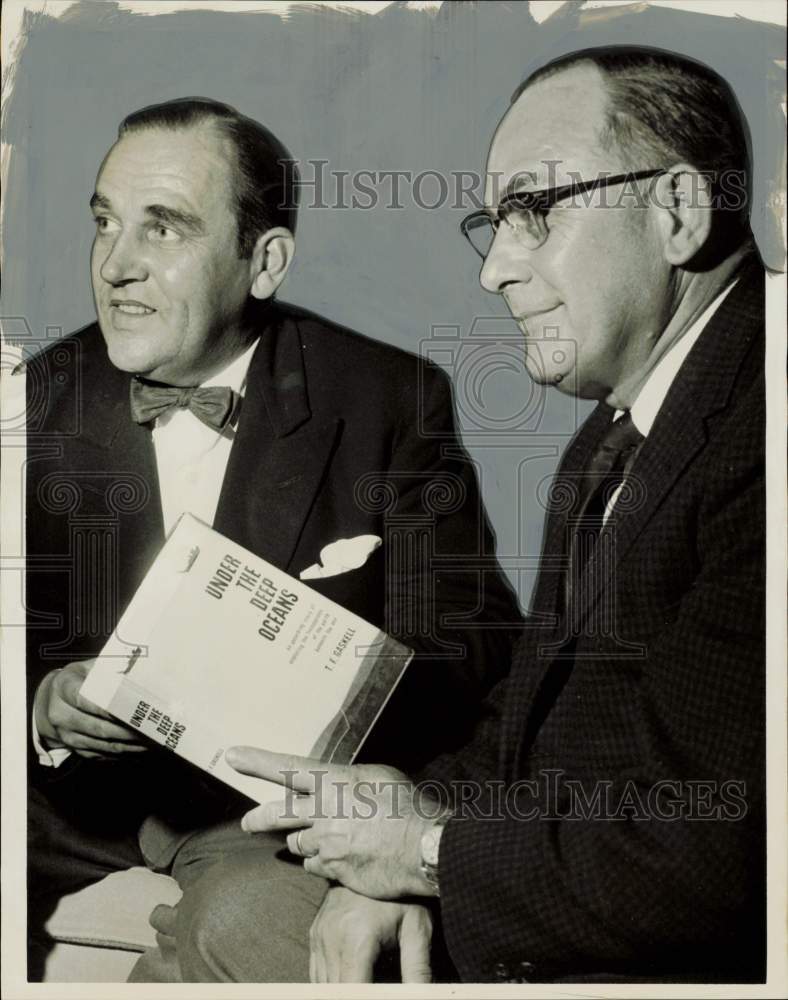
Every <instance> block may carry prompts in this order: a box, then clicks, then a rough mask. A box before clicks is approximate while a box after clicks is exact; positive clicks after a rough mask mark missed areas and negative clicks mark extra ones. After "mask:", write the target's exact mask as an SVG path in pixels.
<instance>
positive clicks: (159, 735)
mask: <svg viewBox="0 0 788 1000" xmlns="http://www.w3.org/2000/svg"><path fill="white" fill-rule="evenodd" d="M108 707H109V711H110V712H111V713H112V714H113V715H114V716H117V718H119V719H121V720H122V721H123V722H125V723H126V725H128V726H131V728H132V729H136V730H137V731H138V732H140V733H142V735H143V736H147V737H149V738H150V739H152V740H155V741H156V743H161V745H162V746H164V747H167V748H168V749H169V750H175V751H176V752H178V749H179V744H180V741H181V738H182V737H183V736H184V734H185V733H186V731H187V728H188V726H187V722H186V720H185V719H183V718H179V717H178V713H177V712H175V711H174V710H173V708H172V707H171V706H170V705H167V704H165V703H163V702H162V701H161V699H157V698H156V697H155V696H154V695H153V694H151V693H150V691H147V690H146V689H145V688H143V687H140V686H139V685H137V684H135V683H134V682H133V681H130V680H125V679H124V680H123V681H121V683H120V684H119V685H118V688H117V690H116V691H115V693H114V695H113V696H112V701H111V702H110V704H109V706H108Z"/></svg>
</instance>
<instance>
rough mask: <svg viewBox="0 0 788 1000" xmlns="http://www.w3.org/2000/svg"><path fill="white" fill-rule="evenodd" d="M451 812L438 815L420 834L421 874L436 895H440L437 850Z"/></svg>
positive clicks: (451, 814)
mask: <svg viewBox="0 0 788 1000" xmlns="http://www.w3.org/2000/svg"><path fill="white" fill-rule="evenodd" d="M453 815H454V814H453V813H450V812H449V813H444V814H443V816H439V817H438V818H437V819H436V820H435V822H434V823H433V824H432V826H430V827H428V828H427V829H426V830H425V831H424V833H423V834H422V835H421V874H422V875H423V876H424V878H425V879H426V880H427V882H429V884H430V885H431V886H432V889H433V891H434V893H435V895H436V896H440V882H439V877H438V876H439V851H440V841H441V836H442V835H443V829H444V827H445V826H446V824H447V823H448V822H449V820H450V819H451V818H452V816H453Z"/></svg>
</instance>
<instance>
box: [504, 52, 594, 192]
mask: <svg viewBox="0 0 788 1000" xmlns="http://www.w3.org/2000/svg"><path fill="white" fill-rule="evenodd" d="M606 107H607V92H606V88H605V83H604V79H603V77H602V74H601V73H600V72H599V70H598V69H597V68H596V67H595V66H593V65H592V64H590V63H585V64H580V65H578V66H575V67H572V68H570V69H567V70H564V71H561V72H558V73H556V74H555V75H553V76H550V77H547V78H545V79H543V80H538V81H537V82H536V83H534V84H532V85H531V86H530V87H529V88H527V89H526V90H525V91H524V93H523V94H521V96H520V97H519V98H518V100H517V101H516V102H515V103H514V104H513V105H512V107H511V108H510V109H509V111H508V112H507V113H506V115H505V116H504V117H503V119H502V121H501V123H500V125H499V126H498V129H497V131H496V133H495V136H494V138H493V141H492V145H491V146H490V155H489V157H488V160H487V172H488V178H487V197H486V199H485V200H486V201H488V203H492V202H494V201H498V200H500V197H502V196H503V194H505V193H506V191H507V190H508V189H510V185H511V186H513V187H515V188H517V189H528V188H533V189H539V188H545V187H551V186H555V185H559V184H564V183H570V182H571V181H572V180H574V179H576V178H577V175H578V174H580V175H582V176H584V177H585V176H589V175H590V176H592V177H593V176H595V175H596V173H597V172H598V171H599V170H600V169H607V168H609V167H610V166H611V164H610V162H609V161H608V160H606V159H605V155H604V154H603V153H602V151H601V150H600V148H599V132H600V130H601V128H602V126H603V124H604V121H605V111H606ZM512 182H514V183H512ZM496 192H497V198H496V197H493V195H494V194H495V193H496Z"/></svg>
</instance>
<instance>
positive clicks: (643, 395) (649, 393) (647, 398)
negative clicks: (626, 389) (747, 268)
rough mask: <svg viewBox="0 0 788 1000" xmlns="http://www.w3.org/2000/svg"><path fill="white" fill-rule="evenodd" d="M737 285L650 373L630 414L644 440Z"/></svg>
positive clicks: (725, 292) (718, 299)
mask: <svg viewBox="0 0 788 1000" xmlns="http://www.w3.org/2000/svg"><path fill="white" fill-rule="evenodd" d="M735 284H736V282H735V281H732V282H731V283H730V284H729V285H728V286H727V287H726V288H724V289H723V290H722V291H721V292H720V293H719V295H718V296H717V297H716V298H715V299H714V300H713V301H712V302H710V303H709V305H708V306H707V307H706V308H705V309H704V311H703V312H702V313H701V314H700V316H698V318H697V319H696V320H695V322H694V323H693V324H692V325H691V326H690V327H689V329H687V331H686V332H685V333H684V334H683V335H682V336H681V337H680V338H679V339H678V340H677V341H676V342H675V343H674V344H673V346H672V347H671V348H670V349H669V350H668V351H667V352H666V353H665V354H664V355H663V356H662V357H661V358H660V359H659V361H658V362H657V363H656V365H655V366H654V367H653V368H652V370H651V371H650V372H649V374H648V377H647V378H646V380H645V382H644V383H643V385H642V387H641V389H640V391H639V392H638V395H637V398H636V399H635V401H634V402H633V404H632V406H631V408H630V411H629V412H630V415H631V417H632V423H633V424H634V425H635V427H637V429H638V430H639V431H640V433H641V434H642V435H643V436H644V437H647V436H648V435H649V433H650V432H651V428H652V426H653V424H654V421H655V420H656V418H657V414H658V413H659V410H660V407H661V406H662V404H663V403H664V401H665V397H666V396H667V394H668V390H669V389H670V387H671V385H672V384H673V380H674V379H675V377H676V375H677V374H678V372H679V369H680V368H681V366H682V364H683V363H684V361H685V359H686V357H687V355H688V354H689V352H690V351H691V350H692V348H693V347H694V346H695V343H696V341H697V340H698V338H699V337H700V335H701V333H702V332H703V330H704V329H705V328H706V326H707V325H708V323H709V321H710V320H711V318H712V316H713V315H714V314H715V313H716V311H717V310H718V309H719V307H720V306H721V305H722V303H723V301H724V300H725V298H726V296H727V295H728V293H729V292H730V290H731V289H732V288H733V286H734V285H735ZM623 412H624V411H623V410H616V412H615V414H614V416H613V419H614V420H618V418H619V417H620V416H621V414H622V413H623Z"/></svg>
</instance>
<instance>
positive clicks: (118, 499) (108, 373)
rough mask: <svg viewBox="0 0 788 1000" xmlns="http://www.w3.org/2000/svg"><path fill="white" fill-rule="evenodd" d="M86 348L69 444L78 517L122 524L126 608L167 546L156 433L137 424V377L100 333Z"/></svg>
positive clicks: (120, 568)
mask: <svg viewBox="0 0 788 1000" xmlns="http://www.w3.org/2000/svg"><path fill="white" fill-rule="evenodd" d="M80 350H84V351H85V358H84V364H83V366H82V371H83V375H82V382H81V385H80V386H79V392H78V394H77V395H78V398H79V405H80V414H79V418H80V425H81V432H80V434H79V435H78V436H77V437H76V438H74V439H73V442H72V443H71V444H70V445H68V446H67V448H68V451H67V454H68V456H69V457H68V461H69V464H70V467H71V471H72V472H73V475H74V476H75V477H76V478H77V482H78V483H79V487H80V496H81V500H80V508H79V517H80V519H82V518H84V520H85V524H95V525H99V524H100V523H105V524H108V525H112V524H114V525H116V526H117V532H118V534H117V543H116V544H117V545H118V548H119V551H118V553H116V557H115V558H116V563H115V565H116V567H117V588H118V589H117V594H118V603H119V610H123V608H125V606H126V604H127V603H128V601H129V600H130V599H131V597H132V595H133V594H134V591H135V590H136V588H137V586H138V585H139V583H140V582H141V581H142V578H143V576H144V575H145V573H146V572H147V570H148V568H149V566H150V564H151V562H152V561H153V559H154V558H155V556H156V553H157V552H158V551H159V549H160V548H161V546H162V544H163V542H164V525H163V521H162V513H161V499H160V494H159V480H158V473H157V469H156V455H155V451H154V447H153V439H152V436H151V432H150V429H149V428H147V427H142V426H140V425H139V424H136V423H134V421H133V420H132V419H131V412H130V408H129V382H130V378H131V376H130V375H128V373H126V372H122V371H119V370H118V369H117V368H115V367H114V366H113V365H112V364H110V363H109V359H108V358H107V355H106V350H105V348H104V345H103V340H101V337H100V334H99V333H98V328H96V330H95V335H94V334H93V331H87V336H86V337H85V338H84V339H83V340H82V343H81V345H80Z"/></svg>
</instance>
